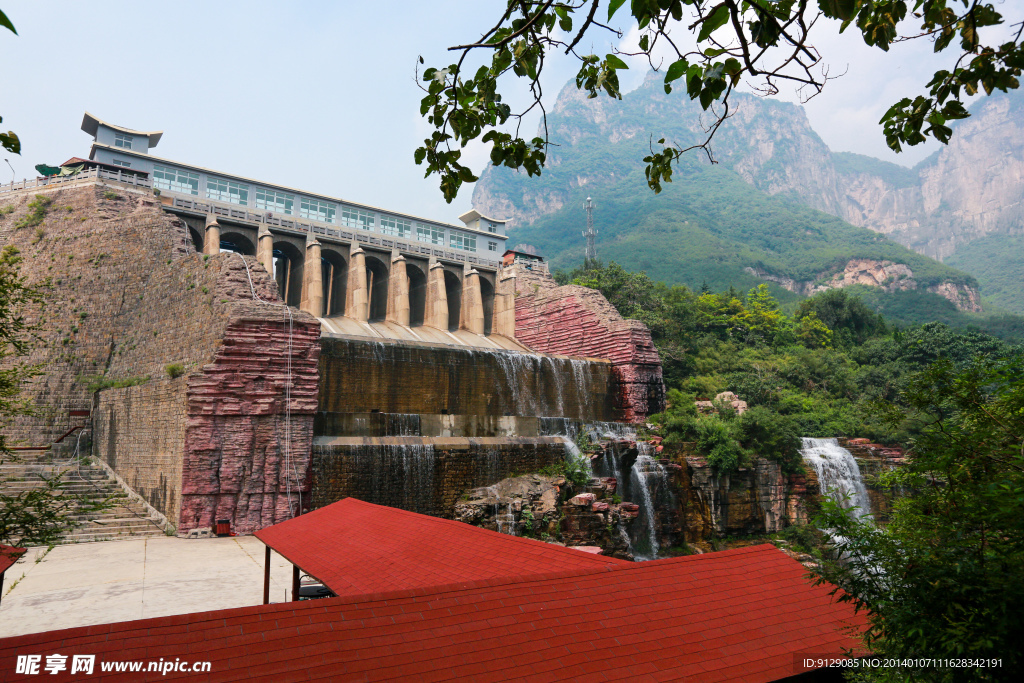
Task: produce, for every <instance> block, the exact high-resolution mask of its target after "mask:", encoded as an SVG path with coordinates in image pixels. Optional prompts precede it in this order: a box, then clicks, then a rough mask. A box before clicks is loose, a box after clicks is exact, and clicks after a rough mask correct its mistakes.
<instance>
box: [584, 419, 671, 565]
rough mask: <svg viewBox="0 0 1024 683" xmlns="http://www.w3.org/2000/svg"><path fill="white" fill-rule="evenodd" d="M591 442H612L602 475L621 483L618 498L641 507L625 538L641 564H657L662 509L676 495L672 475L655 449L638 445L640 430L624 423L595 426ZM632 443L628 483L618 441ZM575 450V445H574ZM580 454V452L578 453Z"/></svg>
mask: <svg viewBox="0 0 1024 683" xmlns="http://www.w3.org/2000/svg"><path fill="white" fill-rule="evenodd" d="M584 430H585V431H586V433H587V435H588V436H589V437H590V439H591V441H597V440H600V439H608V440H611V441H612V443H611V444H609V445H607V447H606V448H605V449H604V455H603V456H602V458H601V460H600V461H598V463H597V464H598V469H599V470H600V472H599V475H600V476H605V477H615V480H616V482H618V491H617V493H618V495H620V496H621V497H622V500H623V501H624V502H625V501H628V502H631V503H634V504H636V505H637V506H639V508H640V510H639V514H638V515H637V518H636V519H635V520H633V522H632V523H631V524H630V525H629V530H628V531H627V530H626V529H625V528H624V527H620V532H621V533H622V535H623V537H624V538H627V539H628V545H629V551H630V553H632V555H633V559H635V560H637V561H645V560H655V559H657V558H658V550H659V549H660V547H661V525H660V524H659V522H658V509H659V506H660V507H661V508H663V509H664V508H665V506H666V504H667V503H670V502H671V497H672V492H671V491H670V490H669V486H668V473H667V472H666V471H665V468H664V467H663V466H662V464H661V463H660V462H658V460H657V459H655V457H654V449H653V448H652V447H651V445H650V444H648V443H644V442H643V441H637V434H636V428H635V427H634V426H633V425H629V424H623V423H620V422H593V423H589V424H587V425H586V426H585V427H584ZM624 439H628V440H630V441H633V442H635V443H636V448H637V452H638V454H637V458H636V461H635V462H634V463H633V466H632V467H631V468H630V470H629V476H628V479H626V478H625V477H624V474H625V473H624V472H622V467H621V464H620V459H621V454H620V453H619V449H618V447H617V443H616V442H618V441H621V440H624ZM573 446H575V444H573ZM568 448H569V447H568V446H566V449H567V450H568ZM577 450H578V449H577Z"/></svg>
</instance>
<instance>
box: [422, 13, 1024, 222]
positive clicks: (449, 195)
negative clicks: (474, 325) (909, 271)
mask: <svg viewBox="0 0 1024 683" xmlns="http://www.w3.org/2000/svg"><path fill="white" fill-rule="evenodd" d="M624 5H625V0H609V2H608V3H607V4H606V5H605V8H602V7H601V0H557V1H556V0H508V2H507V4H506V7H505V10H504V12H503V13H502V15H501V16H500V17H499V18H498V20H497V22H495V23H494V25H493V26H492V27H491V28H489V29H488V30H486V31H485V32H484V33H483V35H482V36H481V38H480V39H479V40H476V41H473V42H470V43H466V44H462V45H456V46H453V47H451V48H449V50H450V51H453V52H455V53H456V54H457V55H458V60H457V61H456V62H454V63H452V64H450V65H448V66H447V67H443V68H438V67H428V68H426V69H424V70H423V72H422V75H421V77H422V81H423V85H422V86H421V87H422V88H423V90H424V93H425V95H424V97H423V99H422V101H421V104H420V114H421V115H422V116H425V117H426V118H427V121H428V123H429V124H430V125H431V126H432V127H433V130H432V131H431V134H430V137H428V138H427V139H425V140H424V142H423V145H422V146H421V147H419V148H418V149H417V150H416V153H415V160H416V163H417V164H424V163H425V164H426V167H427V171H426V174H427V176H429V175H431V174H433V173H437V174H438V175H440V186H441V191H442V193H443V194H444V197H445V199H446V200H447V201H449V202H451V201H452V200H453V199H454V198H455V196H456V195H457V194H458V191H459V188H460V187H461V185H462V183H464V182H473V181H475V180H476V176H474V175H473V172H472V171H471V170H470V169H469V168H468V167H467V166H465V165H464V164H463V163H462V161H461V157H462V148H463V147H465V145H466V144H468V143H469V142H470V141H472V140H477V139H480V140H481V141H483V142H484V143H488V144H489V145H490V158H491V162H492V163H493V164H495V165H498V166H507V167H509V168H515V169H522V170H525V171H526V172H527V174H529V175H531V176H533V175H537V174H539V173H540V172H541V168H542V167H543V165H544V163H545V161H546V159H547V148H548V143H549V140H548V135H547V132H548V129H547V118H546V112H545V110H544V93H543V88H542V87H541V74H542V73H543V70H544V66H545V62H546V60H547V59H548V58H549V55H550V54H551V53H553V52H556V51H564V52H565V54H567V55H571V56H572V57H574V58H575V59H576V60H577V61H578V63H579V70H578V72H577V74H576V86H577V88H579V89H580V90H582V91H584V92H585V93H586V94H587V97H590V98H594V97H598V96H600V95H602V94H604V95H607V96H610V97H612V98H620V99H621V97H622V93H621V90H620V86H619V75H618V74H619V72H620V71H623V70H624V69H627V68H628V67H627V64H626V62H625V61H623V59H622V56H624V53H621V52H618V51H615V50H613V52H611V53H608V54H605V55H603V56H601V55H596V54H587V53H584V52H583V51H582V49H581V47H580V46H581V45H590V44H593V42H594V40H595V37H596V35H597V33H598V32H603V31H607V32H610V33H611V34H613V35H614V36H615V37H617V38H621V36H622V34H621V33H620V32H619V31H617V30H616V29H615V28H613V27H612V26H611V25H610V24H611V23H612V22H613V21H616V15H617V13H619V12H620V10H621V12H622V14H619V16H618V21H619V22H620V23H621V22H622V21H623V19H624V17H623V14H625V12H627V11H628V12H629V15H630V16H629V18H628V21H627V22H626V23H628V24H630V25H631V26H636V27H637V28H638V29H639V31H640V39H639V46H638V51H637V52H636V53H625V54H632V55H634V56H636V55H640V56H643V57H645V58H646V59H647V61H648V63H649V64H650V65H651V67H652V68H654V69H655V70H659V71H663V73H664V77H663V84H664V90H665V92H666V93H670V92H671V91H672V90H673V89H676V88H681V89H683V90H685V91H686V93H687V95H688V96H689V97H690V98H691V99H693V100H696V101H699V102H700V105H701V107H702V108H703V109H704V110H705V111H710V112H711V113H712V117H711V121H710V122H709V123H708V125H707V127H706V131H705V132H706V136H705V137H704V139H703V141H701V142H697V143H695V144H692V145H689V146H683V145H677V144H676V143H674V142H672V141H666V139H665V138H661V139H659V140H658V142H657V145H658V148H655V146H654V145H653V144H652V145H651V146H650V154H649V155H648V156H646V157H645V158H644V161H645V162H646V164H647V167H646V178H647V183H648V185H649V186H650V187H651V189H653V190H654V191H655V192H660V191H661V188H662V183H664V182H670V181H671V180H672V171H673V164H675V163H677V162H678V161H679V159H680V157H681V156H682V155H683V154H684V153H686V152H687V151H690V150H693V149H702V150H703V151H704V152H705V153H706V154H707V157H708V159H710V160H711V161H714V155H713V153H712V149H711V146H710V143H711V140H712V138H713V137H714V135H715V132H716V131H717V130H718V128H719V126H721V124H722V122H723V121H724V120H725V119H726V118H728V116H729V115H730V96H731V94H732V93H733V92H734V90H736V89H737V88H739V87H740V86H741V85H746V86H748V87H750V88H752V89H754V90H756V91H758V92H760V93H762V94H765V95H774V94H776V93H778V92H779V88H780V85H782V84H783V83H790V84H793V85H795V86H796V87H797V88H798V89H799V90H800V92H801V94H802V95H803V96H804V97H805V98H810V97H813V96H814V95H815V94H817V93H819V92H821V90H822V88H824V86H825V84H826V83H827V82H828V81H829V80H831V79H832V78H833V76H831V75H830V73H829V71H828V67H827V66H826V65H825V62H824V60H823V56H822V55H821V53H820V52H819V51H818V49H817V48H816V47H815V46H814V44H813V42H812V33H813V30H814V27H815V26H816V25H818V24H820V23H824V22H828V21H831V22H835V23H838V24H839V30H840V31H841V32H843V31H846V30H848V29H850V28H851V27H854V28H855V30H856V31H857V32H858V33H859V34H860V35H861V37H862V38H863V40H864V42H865V43H866V44H867V45H869V46H873V47H877V48H879V49H881V50H885V51H887V50H888V49H889V48H890V47H891V46H892V45H893V44H894V43H897V42H900V41H904V40H912V39H930V40H932V42H933V45H934V50H935V52H936V53H942V52H945V51H947V50H949V51H951V52H955V53H957V54H958V57H957V59H956V60H955V61H953V63H952V64H951V65H950V67H949V68H948V69H940V70H938V71H936V72H935V73H934V75H933V77H932V79H931V81H929V83H928V84H927V88H928V95H927V96H924V95H921V96H917V97H915V98H913V99H911V98H909V97H908V98H903V99H901V100H899V101H898V102H896V103H895V104H893V105H892V107H891V108H890V109H889V110H888V111H887V112H886V114H885V116H884V117H883V118H882V121H881V123H882V124H883V129H884V133H885V136H886V141H887V143H888V145H889V146H890V147H891V148H892V149H894V150H896V151H900V150H901V149H902V147H903V145H917V144H920V143H922V142H925V141H926V140H927V139H928V138H929V137H932V138H935V139H937V140H940V141H941V142H948V141H949V139H950V136H951V135H952V129H951V128H950V126H949V125H948V124H949V122H951V121H954V120H956V119H962V118H966V117H967V116H968V115H969V114H968V112H967V110H966V109H965V108H964V106H963V100H964V98H965V97H967V96H970V95H973V94H975V93H978V92H985V93H986V94H991V93H992V92H994V91H996V90H1000V91H1004V92H1005V91H1007V90H1011V89H1015V88H1017V87H1018V85H1019V83H1018V77H1019V76H1020V73H1021V69H1022V68H1024V49H1022V47H1021V42H1020V37H1021V30H1024V26H1021V27H1019V30H1018V31H1017V33H1016V35H1015V36H1014V37H1013V38H1012V39H1011V40H1009V41H1007V42H1005V43H1003V44H1001V45H986V44H984V43H983V42H982V38H981V35H980V31H981V30H983V29H985V28H987V27H993V26H998V25H999V24H1002V23H1003V17H1002V15H1001V14H1000V13H999V12H997V11H996V9H995V8H994V6H993V4H992V3H989V2H982V1H981V0H818V2H817V3H812V2H808V1H807V0H631V2H630V3H629V6H628V9H623V7H624ZM605 22H607V23H605ZM1015 28H1017V27H1015ZM906 30H911V31H913V33H911V34H901V31H906ZM684 31H688V32H689V33H690V34H691V35H692V37H693V39H695V41H694V42H695V46H694V47H692V48H690V47H686V45H685V43H684V41H683V40H681V39H680V36H679V35H678V34H679V33H681V32H684ZM585 38H586V40H584V39H585ZM687 42H689V41H687ZM477 52H482V53H483V54H485V55H489V60H488V59H486V58H485V60H484V61H485V62H487V63H485V64H483V65H482V66H479V67H478V68H477V69H476V70H475V71H473V70H472V67H471V66H469V64H470V63H471V62H472V60H471V59H470V56H471V55H473V54H475V53H477ZM663 52H666V53H667V54H668V55H670V56H669V58H668V60H667V64H662V63H661V61H660V57H658V55H661V54H663ZM419 61H420V63H421V64H422V63H423V58H422V57H421V58H420V60H419ZM507 74H512V75H514V76H515V77H516V78H518V79H522V80H523V81H525V83H526V84H527V88H528V90H529V93H530V95H529V104H528V105H527V106H526V107H525V109H524V110H522V111H518V112H516V111H513V109H512V107H511V106H510V105H509V104H508V103H507V102H506V101H505V98H504V95H503V85H504V84H502V85H499V81H501V80H502V78H503V77H504V76H506V75H507ZM534 109H539V110H540V111H541V113H542V121H543V123H542V129H543V135H538V136H536V137H533V138H531V139H529V140H527V139H526V138H524V137H522V136H521V135H520V124H521V123H522V119H523V116H525V115H526V114H527V113H529V112H531V111H533V110H534ZM510 123H515V124H516V125H515V126H514V128H513V132H512V133H509V132H505V130H504V127H505V126H506V124H510Z"/></svg>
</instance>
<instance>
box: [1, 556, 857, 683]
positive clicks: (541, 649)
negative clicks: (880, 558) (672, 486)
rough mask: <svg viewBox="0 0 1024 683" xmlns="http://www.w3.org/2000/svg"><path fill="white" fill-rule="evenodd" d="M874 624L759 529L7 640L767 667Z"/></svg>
mask: <svg viewBox="0 0 1024 683" xmlns="http://www.w3.org/2000/svg"><path fill="white" fill-rule="evenodd" d="M581 554H582V553H581ZM865 625H866V620H865V617H864V615H863V614H861V615H857V614H855V613H854V610H853V608H852V606H850V604H849V603H840V602H837V601H835V600H834V599H833V598H832V597H830V595H829V587H828V586H827V585H822V586H814V585H813V584H812V583H811V582H810V581H809V580H808V578H807V576H806V570H805V569H804V568H803V567H802V566H801V565H800V564H799V563H798V562H796V561H795V560H793V559H791V558H790V557H788V556H786V555H785V554H784V553H782V552H781V551H779V550H778V549H776V548H774V547H773V546H770V545H760V546H751V547H746V548H739V549H734V550H727V551H722V552H717V553H708V554H704V555H691V556H687V557H680V558H674V559H668V560H656V561H653V562H643V563H635V564H634V563H630V564H618V565H608V566H604V567H587V568H578V569H575V570H571V571H566V572H559V573H553V574H547V575H536V574H535V575H527V576H508V577H505V578H500V579H487V580H483V581H468V582H461V583H457V584H453V585H447V586H433V587H423V588H415V589H412V590H404V591H396V592H390V593H379V594H376V595H364V596H344V597H338V598H328V599H324V600H312V601H306V602H298V603H295V602H293V603H284V604H278V605H260V606H256V607H244V608H240V609H232V610H223V611H218V612H205V613H200V614H187V615H180V616H173V617H161V618H157V619H146V620H142V621H132V622H125V623H120V624H105V625H101V626H89V627H83V628H75V629H68V630H63V631H51V632H47V633H38V634H32V635H26V636H19V637H15V638H7V639H4V640H0V670H3V671H5V673H6V674H7V676H8V678H6V680H20V679H19V676H18V675H13V677H11V676H12V672H14V671H15V659H16V655H18V654H26V653H33V654H42V655H44V656H45V655H47V654H52V653H60V654H62V655H75V654H94V655H96V659H97V661H96V666H95V674H94V676H91V677H90V678H91V679H101V680H133V681H137V680H149V679H150V678H152V679H154V680H171V679H175V678H186V677H187V678H188V679H190V680H207V678H208V677H206V676H197V675H196V674H194V673H191V672H170V673H168V674H167V675H166V676H163V675H160V674H155V675H154V674H149V676H148V677H147V676H145V675H140V674H138V673H129V672H121V673H117V672H104V671H102V668H101V663H102V662H104V661H125V660H135V661H145V662H148V661H157V660H159V659H160V658H163V659H164V660H174V659H175V658H180V659H182V660H185V661H190V662H196V661H200V662H202V661H209V662H211V663H212V669H211V673H210V674H209V679H210V680H213V679H216V680H223V681H231V680H248V679H250V678H261V679H273V680H286V679H302V680H325V679H328V678H333V679H338V680H366V681H377V680H380V681H389V680H420V681H464V680H478V681H508V680H523V679H528V680H531V681H559V680H584V679H586V680H598V679H599V680H637V681H654V680H681V679H684V678H685V680H687V681H744V682H746V683H759V682H762V681H776V680H779V679H783V678H787V677H789V676H792V675H794V674H796V673H799V672H800V671H801V669H800V668H798V666H797V665H796V662H798V661H799V660H800V659H802V655H814V656H817V657H825V656H840V655H841V654H842V652H843V650H844V648H853V647H856V645H857V639H856V638H855V634H856V632H857V631H859V630H862V629H863V628H864V627H865ZM44 661H45V659H44ZM68 661H70V657H69V660H68ZM21 678H22V679H24V680H36V679H37V678H39V677H38V676H23V677H21Z"/></svg>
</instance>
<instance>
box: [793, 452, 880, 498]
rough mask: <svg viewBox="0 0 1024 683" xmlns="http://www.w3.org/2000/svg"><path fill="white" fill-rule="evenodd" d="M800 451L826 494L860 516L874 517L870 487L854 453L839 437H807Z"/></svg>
mask: <svg viewBox="0 0 1024 683" xmlns="http://www.w3.org/2000/svg"><path fill="white" fill-rule="evenodd" d="M800 453H801V455H803V458H804V461H805V462H808V463H810V464H811V466H812V467H813V468H814V471H815V472H817V474H818V484H819V486H820V487H821V492H822V493H823V494H826V495H828V496H830V497H831V498H832V499H833V500H835V501H836V502H838V503H839V504H840V505H842V506H843V507H844V508H846V509H847V510H852V511H853V512H854V514H856V515H857V516H858V517H868V518H870V517H871V504H870V501H869V499H868V490H867V488H866V487H865V486H864V480H863V479H862V478H861V476H860V467H858V466H857V461H856V460H855V459H854V457H853V454H852V453H850V451H848V450H846V449H845V448H843V447H842V446H840V445H839V441H838V440H836V439H812V438H808V437H804V438H803V446H802V448H801V450H800Z"/></svg>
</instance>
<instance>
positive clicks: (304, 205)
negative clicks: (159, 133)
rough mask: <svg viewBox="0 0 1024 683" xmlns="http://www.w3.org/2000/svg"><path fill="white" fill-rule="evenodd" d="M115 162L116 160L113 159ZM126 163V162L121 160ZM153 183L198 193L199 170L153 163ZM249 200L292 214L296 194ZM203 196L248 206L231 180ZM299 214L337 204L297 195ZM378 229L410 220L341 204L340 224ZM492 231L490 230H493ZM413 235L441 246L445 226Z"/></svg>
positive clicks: (421, 228)
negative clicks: (191, 170) (189, 170)
mask: <svg viewBox="0 0 1024 683" xmlns="http://www.w3.org/2000/svg"><path fill="white" fill-rule="evenodd" d="M114 163H115V164H116V163H117V161H116V160H115V162H114ZM124 165H125V166H128V164H127V163H125V164H124ZM153 186H154V187H158V188H160V189H164V190H169V191H171V192H178V193H181V194H191V195H195V196H198V195H199V174H198V173H190V172H188V171H182V170H179V169H176V168H173V167H170V166H160V165H154V166H153ZM254 195H255V196H254V198H253V201H252V206H253V208H256V209H261V210H264V211H270V212H272V213H279V214H285V215H288V216H291V215H294V210H295V195H292V194H288V193H286V192H277V191H275V190H264V189H262V188H257V189H256V192H255V193H254ZM206 198H207V199H214V200H216V201H220V202H227V203H230V204H238V205H239V206H249V201H250V200H249V186H248V185H247V184H245V183H238V182H235V181H232V180H221V179H218V178H207V179H206ZM298 215H299V217H301V218H308V219H310V220H315V221H322V222H324V223H335V222H338V221H336V218H337V208H336V207H335V206H334V205H333V204H331V203H329V202H325V201H321V200H319V199H307V198H306V197H300V198H299V214H298ZM378 218H379V225H380V227H379V230H380V232H382V233H384V234H385V235H391V236H393V237H398V238H401V239H410V238H411V237H412V223H411V222H409V221H408V220H406V219H404V218H396V217H394V216H386V215H383V214H382V215H380V216H379V217H378V216H377V214H376V213H374V212H372V211H366V210H364V209H358V208H355V207H349V206H342V208H341V221H340V225H342V226H344V227H347V228H354V229H357V230H373V229H374V228H375V226H376V225H377V223H378ZM492 232H493V230H492ZM416 239H417V240H419V241H420V242H426V243H428V244H437V245H440V246H444V228H438V227H434V226H432V225H424V224H422V223H417V224H416ZM448 246H449V247H451V248H452V249H460V250H462V251H476V236H475V235H467V234H465V233H460V232H452V233H451V234H450V235H449V244H448ZM487 250H488V251H497V250H498V243H497V242H488V243H487Z"/></svg>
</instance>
